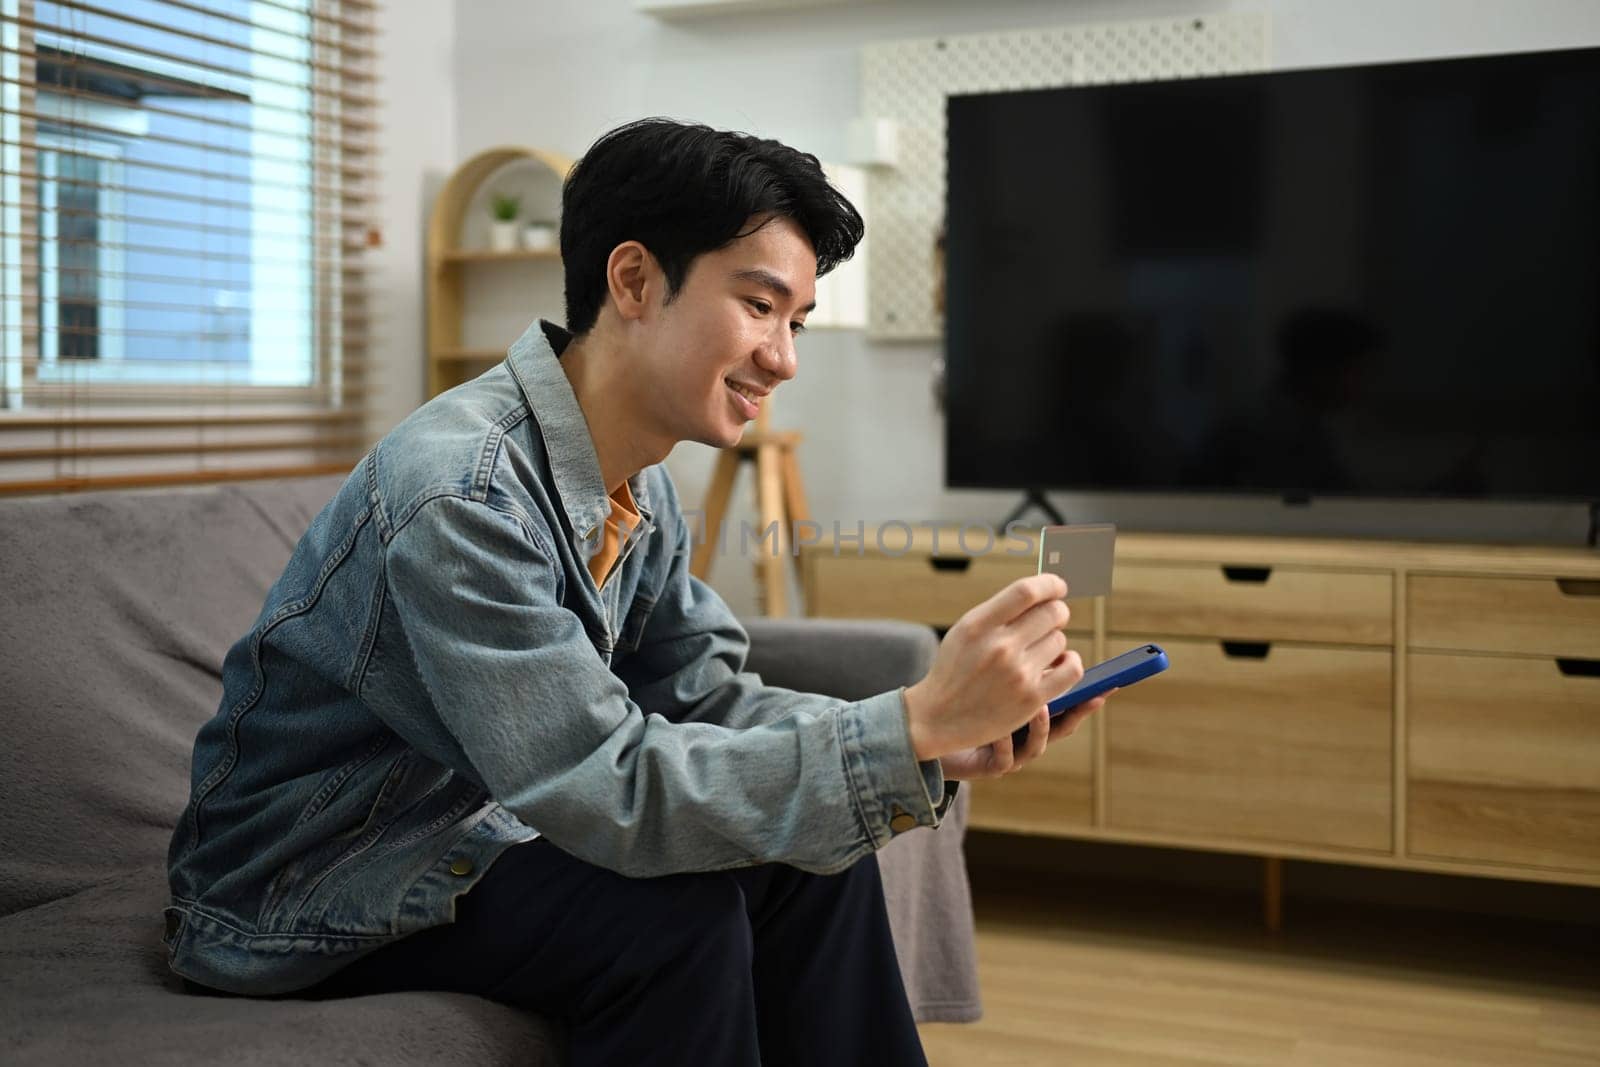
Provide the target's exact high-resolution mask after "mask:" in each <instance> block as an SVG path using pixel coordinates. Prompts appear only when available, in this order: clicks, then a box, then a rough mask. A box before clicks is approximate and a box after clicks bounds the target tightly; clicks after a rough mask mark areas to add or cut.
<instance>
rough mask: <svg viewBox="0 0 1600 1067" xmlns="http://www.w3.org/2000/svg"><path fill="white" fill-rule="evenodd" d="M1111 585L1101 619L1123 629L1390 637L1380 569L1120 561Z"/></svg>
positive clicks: (1388, 579) (1386, 580)
mask: <svg viewBox="0 0 1600 1067" xmlns="http://www.w3.org/2000/svg"><path fill="white" fill-rule="evenodd" d="M1119 563H1120V561H1119ZM1111 593H1112V595H1111V601H1110V604H1109V605H1108V609H1109V611H1110V617H1109V620H1108V625H1109V626H1110V627H1111V629H1113V630H1118V631H1126V632H1128V633H1140V632H1145V631H1148V632H1151V633H1163V634H1174V635H1186V636H1193V637H1207V636H1213V635H1216V636H1227V637H1230V638H1234V639H1237V640H1247V641H1328V642H1338V643H1344V644H1357V645H1388V644H1390V643H1392V642H1393V640H1394V579H1393V577H1392V576H1391V575H1389V574H1387V573H1384V572H1381V571H1334V570H1313V569H1310V568H1306V567H1284V566H1272V565H1268V564H1262V563H1259V562H1256V563H1250V564H1227V563H1192V564H1184V563H1128V564H1121V565H1119V566H1118V567H1117V569H1116V572H1115V573H1114V575H1113V576H1112V589H1111Z"/></svg>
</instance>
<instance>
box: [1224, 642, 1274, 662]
mask: <svg viewBox="0 0 1600 1067" xmlns="http://www.w3.org/2000/svg"><path fill="white" fill-rule="evenodd" d="M1271 651H1272V642H1271V641H1224V642H1222V654H1223V655H1224V656H1227V657H1228V658H1229V659H1266V658H1267V653H1269V652H1271Z"/></svg>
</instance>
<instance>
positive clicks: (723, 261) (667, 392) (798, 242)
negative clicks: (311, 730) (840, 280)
mask: <svg viewBox="0 0 1600 1067" xmlns="http://www.w3.org/2000/svg"><path fill="white" fill-rule="evenodd" d="M748 228H749V227H748V226H747V227H746V229H748ZM816 288H817V257H816V253H815V252H813V251H812V248H811V242H810V241H808V240H806V236H805V233H804V231H802V230H801V229H800V227H799V226H798V225H796V224H795V222H794V221H793V220H791V219H786V218H773V219H772V220H770V221H768V222H767V223H766V225H764V226H762V227H761V228H760V229H758V230H756V231H755V232H754V233H751V234H748V235H747V236H744V237H740V238H737V239H736V240H734V241H733V242H731V243H730V244H728V245H725V246H724V247H722V248H719V249H717V250H716V251H714V252H707V253H705V254H704V255H701V256H699V257H698V258H696V259H695V260H694V262H693V263H691V264H690V266H689V272H688V274H687V276H686V277H685V278H684V281H683V286H682V288H680V289H679V290H678V292H677V294H676V296H675V297H674V298H673V300H672V302H671V303H666V304H664V305H663V304H657V305H656V306H654V307H653V308H652V309H651V311H652V314H651V315H650V318H651V319H653V320H654V321H653V322H650V323H648V330H649V336H648V345H649V349H650V353H649V359H648V361H647V366H648V368H649V374H650V375H651V377H652V379H653V381H652V383H651V386H652V389H653V391H654V394H655V395H654V397H652V398H651V403H650V405H649V410H650V412H651V414H652V415H656V416H658V420H655V421H656V425H655V427H654V428H655V429H656V430H657V431H658V432H661V433H663V434H665V435H667V436H669V437H670V438H671V439H672V440H673V441H698V442H700V443H701V444H707V445H711V446H713V447H716V448H728V447H730V446H732V445H735V444H738V442H739V438H740V437H741V436H743V434H744V427H745V424H746V423H748V422H749V421H750V420H751V419H754V418H755V417H756V414H757V410H758V407H759V405H760V404H763V403H765V402H766V400H765V397H766V395H767V394H770V393H771V392H772V390H773V389H774V388H776V387H777V386H778V384H779V383H780V382H785V381H788V380H789V379H790V378H793V377H794V375H795V370H796V365H795V348H794V343H795V336H796V335H797V334H798V333H799V328H800V326H801V324H802V323H804V321H805V317H806V315H807V314H808V313H809V312H810V311H811V308H812V307H813V306H814V305H815V303H816Z"/></svg>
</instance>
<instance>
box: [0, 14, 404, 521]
mask: <svg viewBox="0 0 1600 1067" xmlns="http://www.w3.org/2000/svg"><path fill="white" fill-rule="evenodd" d="M0 14H3V21H0V103H3V107H0V252H3V255H0V492H4V491H13V492H14V491H30V490H49V489H63V488H76V487H83V486H91V485H105V484H156V483H162V482H172V481H189V480H206V479H210V478H223V477H241V476H249V475H252V474H269V473H270V474H277V473H290V472H294V471H302V470H304V471H310V470H342V469H348V467H349V466H350V464H351V463H352V462H353V460H354V458H355V456H356V455H358V454H359V452H360V450H361V449H362V448H363V447H364V441H363V433H362V430H363V417H364V409H363V402H364V400H365V396H366V388H365V386H366V369H367V368H366V364H365V355H366V352H365V346H366V336H365V332H364V331H365V326H366V320H365V312H366V303H365V291H364V287H363V285H362V281H363V273H362V262H361V257H362V252H363V250H364V249H365V248H366V247H367V245H368V243H369V241H368V235H369V233H371V232H372V224H371V220H370V218H369V214H370V211H371V209H372V206H373V202H374V199H375V196H374V190H373V188H372V184H371V183H372V173H371V163H372V157H373V145H372V143H371V142H372V137H373V134H374V132H375V128H374V115H373V111H374V101H373V100H372V99H371V96H370V93H371V89H372V80H373V78H372V73H371V72H372V69H373V65H374V58H375V57H374V54H373V51H372V47H371V39H372V32H371V16H372V9H371V6H370V5H369V4H368V3H365V2H356V0H118V2H117V3H115V4H111V3H108V2H105V0H98V2H89V0H81V2H79V0H60V2H52V0H0Z"/></svg>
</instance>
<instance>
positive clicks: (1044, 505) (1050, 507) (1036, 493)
mask: <svg viewBox="0 0 1600 1067" xmlns="http://www.w3.org/2000/svg"><path fill="white" fill-rule="evenodd" d="M1022 493H1023V495H1022V503H1020V504H1018V505H1017V506H1016V507H1014V508H1012V509H1011V512H1010V514H1008V515H1007V516H1006V517H1005V518H1004V519H1002V520H1001V522H1000V528H1001V529H1002V530H1003V529H1005V528H1006V527H1007V526H1010V525H1011V524H1012V523H1014V522H1016V521H1017V520H1018V519H1020V518H1022V516H1024V515H1026V514H1027V513H1028V510H1029V509H1030V508H1038V509H1039V510H1040V511H1042V512H1044V513H1045V515H1046V516H1048V517H1049V519H1050V521H1051V522H1054V523H1055V524H1056V525H1057V526H1065V525H1066V524H1067V520H1066V519H1064V518H1062V517H1061V512H1059V511H1057V510H1056V506H1055V505H1054V504H1052V503H1050V501H1049V500H1047V499H1045V495H1044V491H1043V490H1042V489H1024V490H1023V491H1022Z"/></svg>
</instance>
